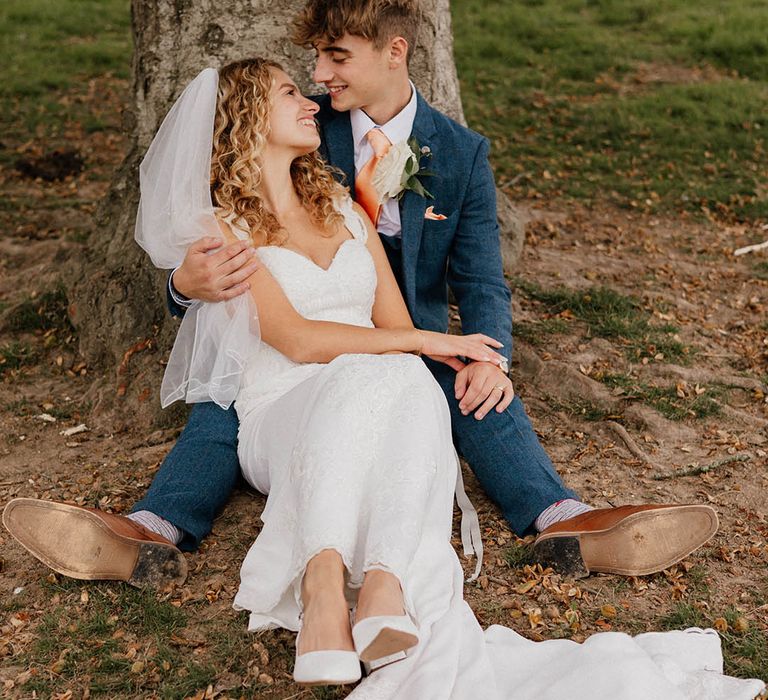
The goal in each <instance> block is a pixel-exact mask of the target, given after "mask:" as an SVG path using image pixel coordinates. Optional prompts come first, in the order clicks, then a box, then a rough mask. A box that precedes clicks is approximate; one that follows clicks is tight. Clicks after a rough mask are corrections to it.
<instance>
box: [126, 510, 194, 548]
mask: <svg viewBox="0 0 768 700" xmlns="http://www.w3.org/2000/svg"><path fill="white" fill-rule="evenodd" d="M126 517H127V518H128V519H129V520H133V522H135V523H139V525H143V526H144V527H145V528H147V530H152V532H154V533H155V534H156V535H160V537H165V539H166V540H168V541H169V542H173V544H178V543H179V542H181V540H182V539H183V538H184V531H183V530H179V528H177V527H176V526H175V525H174V524H173V523H171V522H168V521H167V520H166V519H165V518H161V517H160V516H159V515H155V514H154V513H152V512H151V511H148V510H138V511H136V512H135V513H130V514H129V515H127V516H126Z"/></svg>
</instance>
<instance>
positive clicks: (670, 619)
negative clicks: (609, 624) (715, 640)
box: [657, 602, 768, 678]
mask: <svg viewBox="0 0 768 700" xmlns="http://www.w3.org/2000/svg"><path fill="white" fill-rule="evenodd" d="M702 607H703V606H697V605H696V604H695V602H681V603H678V604H677V605H675V607H674V608H673V609H672V610H671V612H669V613H668V614H667V615H665V616H663V617H661V618H660V619H659V620H658V621H657V625H658V628H659V629H660V630H672V629H686V628H687V627H701V628H707V627H712V626H713V625H714V624H715V619H717V616H711V617H710V616H709V615H706V614H705V613H704V612H703V610H702ZM740 617H741V614H740V613H739V611H737V610H736V609H735V608H728V609H726V610H725V611H724V612H723V614H722V619H724V620H725V621H726V623H727V628H725V629H722V628H721V629H718V632H719V634H720V637H721V639H722V643H723V657H724V660H725V673H726V674H728V675H733V676H737V677H740V678H768V644H766V643H765V635H766V632H765V630H762V629H758V628H756V627H755V625H749V626H748V628H747V629H746V630H744V631H737V629H738V628H737V627H735V623H736V620H738V619H739V618H740Z"/></svg>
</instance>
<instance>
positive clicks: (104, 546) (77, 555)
mask: <svg viewBox="0 0 768 700" xmlns="http://www.w3.org/2000/svg"><path fill="white" fill-rule="evenodd" d="M118 517H119V516H114V515H112V514H109V513H104V514H101V513H98V512H96V511H91V510H86V509H84V508H79V507H77V506H71V505H68V504H66V503H55V502H51V501H38V500H35V499H32V498H16V499H14V500H12V501H11V502H10V503H9V504H8V505H7V506H6V508H5V510H4V511H3V524H4V525H5V527H6V528H8V530H9V532H10V533H11V534H12V535H13V536H14V537H15V538H16V540H18V542H19V543H20V544H21V545H22V546H23V547H24V548H25V549H27V550H28V551H29V552H30V553H31V554H33V555H34V556H35V557H37V559H39V560H40V561H41V562H43V564H45V565H46V566H48V567H50V568H51V569H53V570H54V571H57V572H58V573H60V574H63V575H64V576H69V577H71V578H76V579H83V580H88V581H90V580H116V581H126V582H127V583H129V584H131V585H132V586H136V587H137V588H160V587H162V586H165V585H167V584H168V583H171V582H175V583H182V582H183V581H184V579H185V578H186V576H187V562H186V559H185V558H184V555H183V554H182V553H181V552H180V551H179V550H178V549H177V548H176V547H175V546H174V545H173V544H171V543H170V542H168V541H167V540H164V539H163V538H161V537H159V536H154V537H153V536H152V535H150V534H149V533H148V531H146V529H145V528H142V527H141V526H139V525H136V535H137V536H136V537H131V536H127V535H123V534H120V533H118V532H115V531H114V530H113V529H112V528H111V527H110V526H109V525H107V521H106V520H105V518H109V519H112V520H114V519H116V518H118ZM121 519H122V518H121ZM142 531H144V532H146V533H147V534H146V535H143V534H142ZM155 538H156V540H160V541H155Z"/></svg>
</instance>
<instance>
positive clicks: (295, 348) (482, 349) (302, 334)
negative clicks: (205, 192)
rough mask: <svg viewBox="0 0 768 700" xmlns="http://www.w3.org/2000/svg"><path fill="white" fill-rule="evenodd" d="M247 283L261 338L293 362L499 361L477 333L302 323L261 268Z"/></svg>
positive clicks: (486, 339) (228, 236)
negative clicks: (365, 358)
mask: <svg viewBox="0 0 768 700" xmlns="http://www.w3.org/2000/svg"><path fill="white" fill-rule="evenodd" d="M221 227H222V231H223V233H224V237H225V239H226V240H228V241H230V240H233V239H234V235H233V234H232V232H231V231H230V230H229V227H228V226H227V225H226V224H224V223H222V224H221ZM257 250H258V249H257ZM248 283H249V285H250V294H251V296H252V297H253V299H254V301H255V302H256V307H257V309H258V313H259V327H260V330H261V337H262V339H263V340H264V342H266V343H268V344H269V345H271V346H272V347H273V348H275V349H276V350H278V351H279V352H281V353H282V354H283V355H285V356H286V357H289V358H290V359H291V360H293V361H294V362H330V361H331V360H333V359H334V358H336V357H338V356H339V355H344V354H348V353H366V354H375V355H378V354H384V353H388V352H393V351H395V352H397V351H399V352H421V351H422V350H423V351H424V352H429V353H434V354H437V355H462V356H466V357H470V358H472V359H474V360H478V361H485V362H498V361H500V360H501V359H502V356H501V355H499V354H498V353H496V352H495V351H494V350H492V349H491V347H489V346H491V345H495V346H498V343H497V341H495V340H493V338H489V337H488V336H484V335H481V334H477V335H474V336H446V335H443V334H441V333H431V332H430V331H419V330H416V329H415V328H414V327H413V324H410V325H409V326H407V327H400V328H364V327H362V326H353V325H348V324H344V323H334V322H331V321H313V320H310V319H307V318H304V317H303V316H302V315H301V314H299V312H298V311H296V309H295V308H294V307H293V305H292V304H291V302H290V301H289V300H288V297H286V296H285V293H284V292H283V289H282V287H280V285H279V284H278V282H277V280H275V278H274V277H272V275H271V274H270V273H269V271H268V270H267V269H266V267H264V266H262V267H261V268H259V269H258V270H257V271H256V272H254V273H253V274H252V275H251V276H250V277H249V278H248ZM403 306H404V305H403ZM406 313H407V312H406ZM409 320H410V319H409Z"/></svg>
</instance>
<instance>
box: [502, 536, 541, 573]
mask: <svg viewBox="0 0 768 700" xmlns="http://www.w3.org/2000/svg"><path fill="white" fill-rule="evenodd" d="M504 560H505V561H506V562H507V564H509V565H510V566H511V567H512V568H513V569H519V568H522V567H523V566H525V565H526V564H533V563H534V558H533V548H532V547H531V545H530V544H526V543H525V542H522V541H521V542H513V543H511V544H510V545H509V547H508V548H507V549H506V550H505V552H504Z"/></svg>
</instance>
